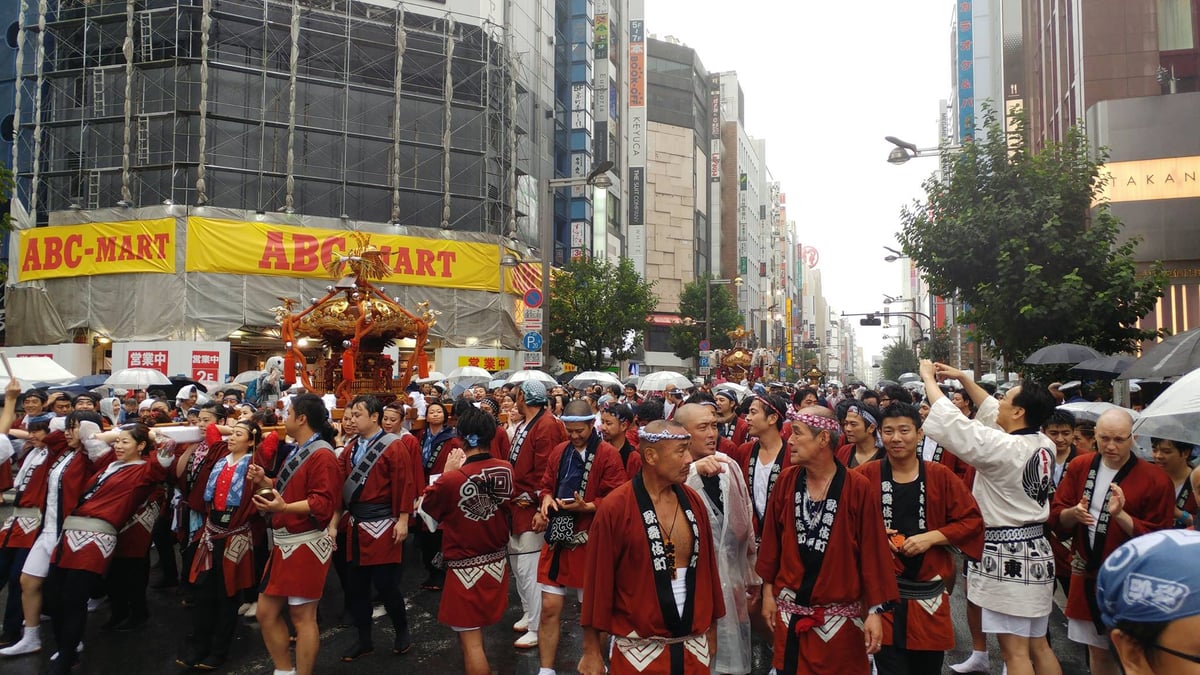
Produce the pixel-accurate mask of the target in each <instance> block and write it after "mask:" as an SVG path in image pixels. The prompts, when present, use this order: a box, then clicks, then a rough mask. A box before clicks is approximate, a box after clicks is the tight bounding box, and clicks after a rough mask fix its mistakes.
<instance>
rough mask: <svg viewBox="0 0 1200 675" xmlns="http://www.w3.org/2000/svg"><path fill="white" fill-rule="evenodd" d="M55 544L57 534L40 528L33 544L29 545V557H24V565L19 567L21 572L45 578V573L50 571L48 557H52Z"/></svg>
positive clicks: (56, 542)
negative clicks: (39, 532)
mask: <svg viewBox="0 0 1200 675" xmlns="http://www.w3.org/2000/svg"><path fill="white" fill-rule="evenodd" d="M57 544H58V536H57V535H56V534H54V533H52V532H47V531H45V530H42V533H41V534H39V535H38V538H37V539H35V540H34V542H33V546H30V547H29V557H27V558H25V566H24V567H22V568H21V574H28V575H29V576H31V577H39V578H42V579H45V578H46V575H47V574H49V573H50V559H51V558H53V557H54V547H55V545H57Z"/></svg>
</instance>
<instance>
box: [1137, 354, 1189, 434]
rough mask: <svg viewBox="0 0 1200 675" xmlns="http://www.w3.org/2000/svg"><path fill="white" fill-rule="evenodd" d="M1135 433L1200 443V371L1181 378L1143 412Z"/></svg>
mask: <svg viewBox="0 0 1200 675" xmlns="http://www.w3.org/2000/svg"><path fill="white" fill-rule="evenodd" d="M1133 433H1135V434H1138V435H1141V436H1152V437H1154V438H1169V439H1171V440H1173V441H1183V442H1184V443H1200V370H1193V371H1192V372H1190V373H1188V374H1187V375H1184V376H1183V377H1181V378H1179V381H1178V382H1176V383H1175V384H1172V385H1171V386H1170V387H1167V390H1166V391H1164V392H1163V393H1162V394H1160V395H1159V397H1158V398H1156V399H1154V403H1151V404H1150V405H1149V406H1147V407H1146V409H1145V410H1143V411H1142V414H1141V416H1140V417H1139V418H1138V420H1137V422H1135V423H1134V425H1133Z"/></svg>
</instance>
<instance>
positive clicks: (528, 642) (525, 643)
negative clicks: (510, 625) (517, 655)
mask: <svg viewBox="0 0 1200 675" xmlns="http://www.w3.org/2000/svg"><path fill="white" fill-rule="evenodd" d="M513 646H514V647H516V648H517V649H533V648H534V647H536V646H538V634H537V632H536V631H529V632H528V633H526V634H524V635H522V636H521V637H519V638H517V641H516V642H514V643H513Z"/></svg>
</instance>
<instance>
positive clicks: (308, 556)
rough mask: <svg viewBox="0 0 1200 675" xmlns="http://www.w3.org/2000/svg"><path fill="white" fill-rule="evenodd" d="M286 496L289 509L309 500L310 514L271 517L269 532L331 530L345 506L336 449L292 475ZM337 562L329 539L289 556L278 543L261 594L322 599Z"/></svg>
mask: <svg viewBox="0 0 1200 675" xmlns="http://www.w3.org/2000/svg"><path fill="white" fill-rule="evenodd" d="M299 451H300V450H299V449H296V450H294V451H293V452H299ZM282 495H283V501H285V502H287V503H289V504H290V503H292V502H299V501H305V500H307V501H308V507H309V514H308V515H306V516H305V515H300V514H298V513H272V514H270V515H269V516H268V518H269V521H268V526H269V527H271V528H273V529H276V530H279V529H282V530H286V531H287V532H289V533H292V534H302V533H306V532H312V531H314V530H325V529H326V528H328V527H329V523H330V521H332V520H333V514H334V512H335V511H337V510H338V509H340V508H341V506H342V472H341V469H340V467H339V465H338V459H337V456H336V455H334V454H333V450H331V449H330V448H329V447H327V446H325V447H320V448H318V449H316V450H314V451H313V452H312V454H311V455H309V457H308V459H306V460H305V461H304V463H302V464H301V465H300V467H299V468H298V469H296V471H295V473H293V474H292V477H291V478H290V479H289V480H288V482H287V485H285V486H284V489H283V493H282ZM332 559H333V539H332V538H330V537H324V538H321V539H318V540H316V541H314V542H313V543H310V544H306V545H302V546H299V547H297V548H296V549H295V550H294V551H292V552H291V553H290V555H287V556H286V557H285V555H284V551H283V550H281V548H280V542H279V541H277V540H276V541H275V542H274V545H273V546H272V547H271V557H270V559H269V560H268V561H267V567H266V570H265V571H264V572H263V581H264V587H263V591H262V592H263V593H264V594H265V595H273V596H278V597H284V596H295V597H301V598H319V597H321V593H322V591H323V590H324V588H325V575H326V574H328V573H329V563H330V561H331V560H332Z"/></svg>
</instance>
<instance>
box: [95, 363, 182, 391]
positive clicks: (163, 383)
mask: <svg viewBox="0 0 1200 675" xmlns="http://www.w3.org/2000/svg"><path fill="white" fill-rule="evenodd" d="M104 384H107V385H108V386H110V387H121V388H122V389H137V390H144V389H149V388H150V387H169V386H171V378H169V377H167V376H166V375H163V374H162V373H160V372H158V371H157V370H154V369H153V368H126V369H124V370H118V371H117V372H115V373H113V374H112V375H110V376H109V378H108V379H107V380H105V381H104Z"/></svg>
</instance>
